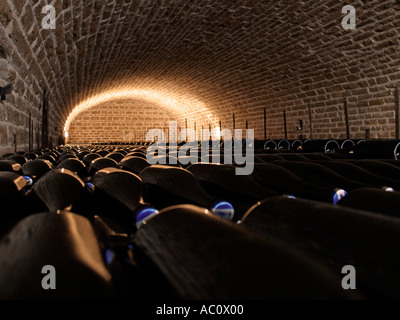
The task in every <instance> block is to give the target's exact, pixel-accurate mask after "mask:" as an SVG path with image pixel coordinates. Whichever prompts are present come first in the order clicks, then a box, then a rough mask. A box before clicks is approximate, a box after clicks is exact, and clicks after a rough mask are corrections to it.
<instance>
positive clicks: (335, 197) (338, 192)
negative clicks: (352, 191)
mask: <svg viewBox="0 0 400 320" xmlns="http://www.w3.org/2000/svg"><path fill="white" fill-rule="evenodd" d="M345 196H347V191H346V190H343V189H336V190H335V193H334V194H333V199H332V202H333V204H337V203H338V202H339V201H340V200H341V199H343V198H344V197H345Z"/></svg>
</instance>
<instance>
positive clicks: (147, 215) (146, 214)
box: [136, 207, 159, 229]
mask: <svg viewBox="0 0 400 320" xmlns="http://www.w3.org/2000/svg"><path fill="white" fill-rule="evenodd" d="M157 214H159V212H158V211H157V209H154V208H151V207H147V208H144V209H142V210H140V211H139V213H138V214H137V216H136V227H137V228H138V229H139V228H140V227H141V226H142V225H143V224H144V223H146V221H148V220H150V219H151V218H153V217H154V216H156V215H157Z"/></svg>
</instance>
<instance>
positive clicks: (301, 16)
mask: <svg viewBox="0 0 400 320" xmlns="http://www.w3.org/2000/svg"><path fill="white" fill-rule="evenodd" d="M43 5H44V3H42V2H41V1H38V2H33V1H11V0H5V1H2V2H1V14H2V15H1V20H0V46H1V50H0V52H1V55H0V86H5V85H7V84H12V88H13V89H12V92H10V93H9V94H7V95H6V100H3V101H1V102H0V130H1V141H0V146H1V147H0V148H1V150H2V151H0V152H2V153H4V152H6V151H12V150H13V149H14V148H15V145H13V144H14V140H15V139H14V137H17V140H18V147H20V148H21V150H22V149H24V150H26V149H27V148H28V146H29V143H28V142H29V141H31V140H32V137H34V139H33V141H34V144H35V147H38V146H40V143H39V145H37V143H36V142H37V141H42V140H43V139H41V137H40V135H41V134H42V128H41V126H42V120H41V119H42V93H43V89H46V92H47V95H48V100H49V103H48V106H49V108H48V109H49V116H48V123H49V130H47V131H48V135H49V139H48V141H53V142H54V141H57V137H58V136H59V135H60V132H61V131H62V130H63V128H64V126H65V124H66V121H67V119H68V117H69V115H70V114H71V112H73V110H74V109H75V108H76V107H77V106H79V105H80V104H81V103H84V102H85V101H87V100H88V99H91V98H92V97H95V96H96V95H98V94H99V93H101V92H106V91H109V90H113V89H116V88H125V89H132V88H152V89H153V90H155V91H160V92H163V91H166V90H167V91H171V92H172V93H174V94H175V95H190V96H192V97H194V98H195V99H197V100H198V101H201V102H202V103H204V104H205V106H206V107H207V108H208V109H209V110H210V112H211V113H212V114H213V115H214V116H215V119H212V121H213V122H214V121H215V122H217V123H218V122H219V121H222V123H223V125H224V126H225V127H227V128H231V127H232V114H233V113H235V116H236V121H237V123H238V127H241V128H244V127H245V123H246V121H248V125H249V126H250V127H251V128H253V129H255V136H256V138H264V129H263V127H264V125H263V120H262V118H263V113H264V108H266V114H267V127H268V132H267V133H268V138H282V137H283V136H284V129H283V119H282V113H283V111H285V110H286V116H287V128H288V138H299V135H300V134H301V132H297V130H296V128H297V127H298V123H299V120H302V121H303V128H304V131H303V132H302V133H303V135H308V131H309V130H308V129H309V126H310V123H309V120H308V119H309V117H308V111H307V105H308V103H309V102H310V103H311V105H312V111H313V123H314V128H313V129H314V130H313V135H314V138H345V135H346V125H345V121H344V114H343V103H342V101H343V99H344V98H348V102H349V114H348V116H349V123H350V126H351V132H352V135H353V136H352V138H364V136H365V132H366V131H367V130H369V132H370V136H371V137H372V138H390V137H394V135H395V128H394V127H395V120H394V104H395V97H394V94H393V92H394V88H395V87H398V86H399V82H398V65H399V54H398V50H397V48H398V45H399V39H398V37H397V24H396V23H397V21H398V17H399V11H398V3H397V1H395V0H385V1H370V2H368V3H365V4H364V3H363V4H359V5H357V6H355V9H356V13H357V24H356V29H353V30H346V29H344V28H343V26H342V19H343V18H344V16H345V15H344V14H343V13H342V7H343V4H342V3H341V2H337V3H333V2H331V1H314V2H313V3H312V5H311V4H309V3H306V2H303V1H292V2H289V1H274V2H272V1H244V0H241V1H215V0H204V1H201V2H196V3H192V2H188V1H172V0H171V1H130V0H118V1H117V0H115V1H105V0H99V1H90V2H88V3H82V2H81V1H75V0H74V1H72V0H71V1H61V0H57V1H54V2H53V5H54V9H55V13H56V23H55V29H44V28H43V27H42V20H43V18H44V17H45V14H43V13H42V8H43ZM183 113H185V114H183ZM181 118H182V119H185V118H189V119H190V118H193V119H191V120H192V121H195V120H194V118H195V117H192V114H190V113H186V112H182V117H181ZM29 128H31V129H29ZM37 135H39V139H36V136H37ZM50 138H51V139H50Z"/></svg>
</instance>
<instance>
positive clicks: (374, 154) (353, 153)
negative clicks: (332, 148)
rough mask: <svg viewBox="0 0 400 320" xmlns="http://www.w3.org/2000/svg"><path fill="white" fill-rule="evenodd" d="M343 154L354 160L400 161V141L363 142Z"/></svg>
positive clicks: (377, 140) (345, 150)
mask: <svg viewBox="0 0 400 320" xmlns="http://www.w3.org/2000/svg"><path fill="white" fill-rule="evenodd" d="M340 152H341V153H343V154H345V155H347V156H348V157H349V158H353V159H395V160H398V159H400V156H399V154H400V140H391V139H373V140H365V141H362V142H360V143H358V144H356V145H354V146H352V147H350V148H346V149H343V150H342V151H340Z"/></svg>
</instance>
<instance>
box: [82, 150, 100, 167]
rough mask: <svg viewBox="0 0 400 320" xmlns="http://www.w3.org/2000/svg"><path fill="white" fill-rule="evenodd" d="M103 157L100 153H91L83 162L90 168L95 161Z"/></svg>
mask: <svg viewBox="0 0 400 320" xmlns="http://www.w3.org/2000/svg"><path fill="white" fill-rule="evenodd" d="M101 157H102V156H101V155H99V154H98V153H89V154H87V155H86V156H84V157H83V159H82V161H83V163H84V164H85V165H86V167H88V168H89V167H90V164H91V163H92V161H93V160H95V159H97V158H101Z"/></svg>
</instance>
